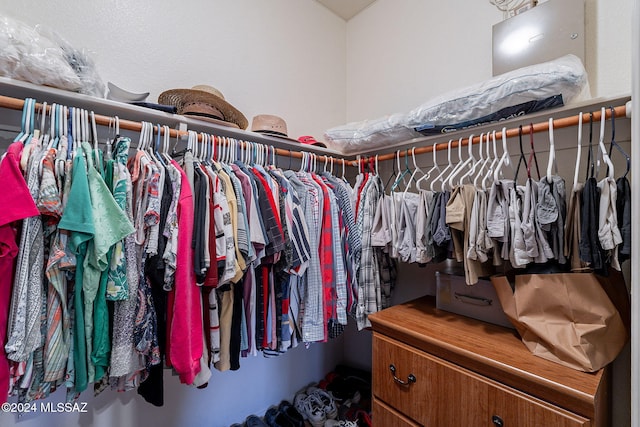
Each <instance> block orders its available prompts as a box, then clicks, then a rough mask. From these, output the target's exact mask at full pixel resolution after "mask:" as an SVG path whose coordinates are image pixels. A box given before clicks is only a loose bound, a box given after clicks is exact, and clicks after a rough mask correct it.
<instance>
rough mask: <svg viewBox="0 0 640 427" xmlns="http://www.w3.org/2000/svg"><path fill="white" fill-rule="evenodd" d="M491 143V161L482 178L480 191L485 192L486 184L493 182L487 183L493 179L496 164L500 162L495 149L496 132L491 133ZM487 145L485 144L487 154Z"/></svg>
mask: <svg viewBox="0 0 640 427" xmlns="http://www.w3.org/2000/svg"><path fill="white" fill-rule="evenodd" d="M491 142H492V143H493V144H492V145H493V159H492V160H491V164H490V165H489V168H488V170H487V173H486V174H485V175H484V177H483V178H482V189H483V190H484V191H487V184H488V183H489V182H491V183H493V181H489V180H491V179H492V178H493V177H494V171H495V168H496V166H497V164H498V162H500V157H498V150H497V148H496V131H495V130H494V131H493V132H492V133H491ZM488 150H489V144H487V153H489V151H488Z"/></svg>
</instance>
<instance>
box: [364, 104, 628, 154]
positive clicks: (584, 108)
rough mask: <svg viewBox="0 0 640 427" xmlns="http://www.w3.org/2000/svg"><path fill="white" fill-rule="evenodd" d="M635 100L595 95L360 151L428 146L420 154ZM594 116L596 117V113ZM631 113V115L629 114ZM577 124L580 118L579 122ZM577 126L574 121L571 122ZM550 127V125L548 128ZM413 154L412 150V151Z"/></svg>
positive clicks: (379, 152) (382, 151) (598, 116)
mask: <svg viewBox="0 0 640 427" xmlns="http://www.w3.org/2000/svg"><path fill="white" fill-rule="evenodd" d="M630 100H631V96H629V95H620V96H614V97H603V98H593V99H589V100H587V101H584V102H579V103H575V104H571V105H567V106H564V107H558V108H553V109H549V110H544V111H540V112H537V113H532V114H527V115H526V116H523V117H516V118H513V119H509V120H504V121H501V122H497V123H491V124H487V125H482V126H477V127H474V128H471V129H465V130H460V131H456V132H451V133H447V134H443V135H440V134H439V135H431V136H424V137H418V138H413V139H410V140H407V141H401V142H397V143H391V144H388V145H386V146H385V147H384V148H381V149H376V150H363V151H361V152H358V153H356V154H359V155H361V156H364V157H367V156H375V155H376V154H377V155H379V160H380V161H382V160H389V159H392V158H393V155H392V153H395V152H396V151H398V150H400V151H401V153H402V154H403V155H404V152H406V151H407V150H411V148H412V147H424V148H427V150H416V154H419V153H420V152H421V151H422V152H425V151H426V152H431V147H432V146H433V144H436V143H437V144H443V145H442V147H438V150H441V149H446V143H447V141H448V140H449V139H452V140H453V142H454V143H453V144H452V145H453V146H456V144H457V141H458V139H459V138H464V139H463V144H466V139H467V138H468V137H469V135H471V134H473V135H475V136H476V138H475V139H474V143H477V141H478V135H480V133H483V132H484V133H486V132H491V131H493V130H495V131H496V132H500V131H501V130H502V128H503V127H506V128H507V129H508V130H511V132H508V136H509V137H512V136H514V135H513V129H517V128H518V126H519V125H522V126H523V127H525V126H526V127H527V128H528V126H529V123H533V124H534V126H538V127H539V126H546V123H547V122H548V120H549V118H551V117H552V118H554V120H556V119H557V120H560V119H565V118H568V117H571V116H577V115H578V114H579V113H580V112H582V113H583V114H588V113H589V112H593V113H594V115H596V116H597V118H598V119H599V118H600V108H601V107H605V108H607V109H608V108H609V107H611V106H612V107H624V108H618V110H617V111H622V110H625V111H626V105H627V103H628V102H629V101H630ZM607 114H609V112H608V111H607ZM596 116H594V119H595V117H596ZM628 117H629V116H627V118H628ZM616 118H623V119H624V118H625V114H624V113H622V114H621V115H617V116H616ZM585 123H586V124H588V123H589V122H588V119H587V121H586V122H585ZM575 125H577V122H576V124H575ZM554 126H555V127H557V128H560V127H561V126H556V125H555V124H554ZM571 126H573V124H572V125H571ZM524 130H525V131H526V133H528V129H524ZM545 130H546V129H545ZM536 131H542V130H540V129H536ZM409 154H410V153H409Z"/></svg>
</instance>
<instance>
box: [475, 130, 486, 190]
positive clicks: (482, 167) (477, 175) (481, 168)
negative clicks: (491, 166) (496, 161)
mask: <svg viewBox="0 0 640 427" xmlns="http://www.w3.org/2000/svg"><path fill="white" fill-rule="evenodd" d="M486 135H487V142H486V143H485V144H484V145H485V147H484V148H485V151H486V152H487V158H486V159H485V158H484V154H483V152H482V148H483V145H482V139H483V138H482V134H480V149H479V151H478V154H479V157H480V158H479V159H478V170H477V171H475V177H474V178H473V186H474V187H475V188H480V185H479V184H481V183H482V181H481V182H480V183H478V179H480V178H483V177H484V171H485V166H486V165H487V163H488V161H489V160H490V158H489V132H487V133H486Z"/></svg>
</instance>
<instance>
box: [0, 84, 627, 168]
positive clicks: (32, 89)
mask: <svg viewBox="0 0 640 427" xmlns="http://www.w3.org/2000/svg"><path fill="white" fill-rule="evenodd" d="M2 97H10V98H13V99H15V102H22V101H23V100H24V98H28V97H31V98H35V99H36V101H38V102H44V101H46V102H47V103H48V104H52V103H53V102H56V103H59V104H63V105H68V106H74V107H79V108H84V109H87V110H91V111H94V112H95V113H96V114H97V115H103V116H108V117H113V116H118V117H119V118H120V119H121V128H124V129H129V130H130V131H131V132H139V131H140V129H141V125H140V122H141V121H147V122H151V123H154V124H156V123H159V124H161V125H168V126H170V127H171V128H172V129H181V133H182V132H184V134H186V130H187V129H189V130H195V131H197V132H205V133H209V134H212V135H217V136H226V137H229V138H235V139H238V140H243V141H252V142H257V143H261V144H265V145H269V146H273V147H275V148H276V154H278V155H281V156H291V157H295V158H301V157H302V154H301V151H305V152H312V153H315V154H316V155H317V156H318V161H319V162H321V161H324V160H325V156H330V157H332V158H334V159H339V160H345V161H348V162H350V164H351V165H352V166H357V165H358V163H357V162H356V161H355V159H356V156H358V155H360V156H362V157H365V158H366V157H371V156H375V155H379V160H380V161H384V160H390V159H392V158H393V153H395V152H396V151H397V150H400V151H401V153H402V154H403V155H404V153H406V152H409V151H410V150H411V148H412V147H418V148H417V149H416V151H415V154H421V153H425V152H431V151H432V147H433V145H434V144H438V147H437V149H438V150H441V149H444V148H446V143H447V141H448V140H449V139H451V140H453V141H454V142H453V144H452V145H453V146H455V145H456V144H457V141H458V139H459V138H465V139H466V138H467V137H468V136H469V135H470V134H474V135H476V138H475V140H474V143H475V142H477V139H478V137H477V136H478V135H479V134H480V133H482V132H489V131H493V130H496V131H498V132H499V131H500V130H501V129H502V128H503V127H506V128H507V129H508V135H509V136H510V137H512V136H514V129H517V128H518V126H519V125H521V124H522V125H523V127H525V128H526V129H525V133H528V125H529V123H533V124H534V126H536V130H535V131H536V132H539V131H543V130H546V129H545V128H544V127H545V126H546V123H547V120H548V118H550V117H553V118H554V119H557V120H560V121H564V120H567V118H570V117H572V116H576V115H577V114H578V113H580V112H582V113H584V114H588V113H589V112H594V119H595V118H596V117H597V118H599V114H600V108H601V107H606V108H608V107H610V106H614V107H617V110H616V111H617V112H618V115H617V117H622V118H624V116H625V115H626V116H627V117H628V113H627V114H625V112H626V108H625V105H626V104H627V103H628V102H629V100H630V99H631V97H630V96H628V95H623V96H615V97H607V98H594V99H590V100H587V101H584V102H580V103H575V104H572V105H569V106H564V107H560V108H554V109H550V110H546V111H541V112H538V113H533V114H529V115H527V116H524V117H519V118H514V119H510V120H505V121H502V122H499V123H493V124H488V125H483V126H478V127H475V128H473V129H466V130H461V131H456V132H451V133H449V134H446V135H432V136H426V137H420V138H414V139H410V140H407V141H402V142H398V143H395V144H393V143H392V144H389V145H388V146H386V147H384V148H382V149H375V150H363V151H360V152H358V153H354V154H351V155H343V154H341V153H339V152H338V151H335V150H331V149H327V148H322V147H314V146H308V145H305V146H301V145H300V144H296V143H295V142H289V141H286V140H283V139H280V138H276V137H271V136H268V135H264V134H259V133H256V132H250V131H246V130H240V129H234V128H230V127H224V126H219V125H215V124H210V123H205V122H202V121H199V120H193V119H189V118H186V117H183V116H179V115H175V114H169V113H165V112H162V111H157V110H153V109H149V108H144V107H139V106H135V105H130V104H126V103H122V102H117V101H112V100H108V99H102V98H96V97H93V96H88V95H83V94H78V93H75V92H69V91H65V90H60V89H56V88H50V87H47V86H40V85H35V84H32V83H28V82H22V81H18V80H13V79H9V78H6V77H0V98H2ZM6 102H9V103H11V100H7V99H5V100H3V101H2V102H0V108H5V109H7V111H12V113H6V115H5V114H4V113H3V115H2V116H1V117H2V119H0V124H15V123H20V111H19V110H20V109H21V108H22V107H21V106H20V107H19V108H18V107H17V106H16V105H12V106H10V105H6ZM2 104H5V105H2ZM607 114H609V112H608V111H607ZM123 121H125V124H124V126H123V124H122V122H123ZM568 121H570V120H567V122H568ZM566 126H575V124H567V125H565V127H566ZM556 127H557V128H560V127H561V126H557V125H556ZM172 132H173V133H174V132H175V131H172ZM463 144H466V140H463Z"/></svg>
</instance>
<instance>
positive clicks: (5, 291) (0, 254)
mask: <svg viewBox="0 0 640 427" xmlns="http://www.w3.org/2000/svg"><path fill="white" fill-rule="evenodd" d="M23 147H24V146H23V145H22V143H21V142H14V143H13V144H11V145H10V146H9V148H8V149H7V154H6V156H5V158H4V159H3V160H2V162H0V185H2V191H0V206H1V207H2V209H0V404H2V403H4V402H6V401H7V394H8V391H9V360H8V359H7V355H6V353H5V351H4V346H5V344H6V343H7V317H8V315H9V307H10V305H11V287H12V284H13V276H14V274H15V258H16V256H17V255H18V245H17V244H16V238H17V229H16V225H17V224H15V222H16V221H21V220H23V219H24V218H28V217H31V216H36V215H40V212H39V211H38V208H37V207H36V204H35V202H34V201H33V198H32V197H31V193H30V192H29V188H28V187H27V183H26V182H25V180H24V177H23V176H22V173H21V172H20V166H19V163H18V162H19V161H20V156H21V154H22V149H23Z"/></svg>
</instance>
